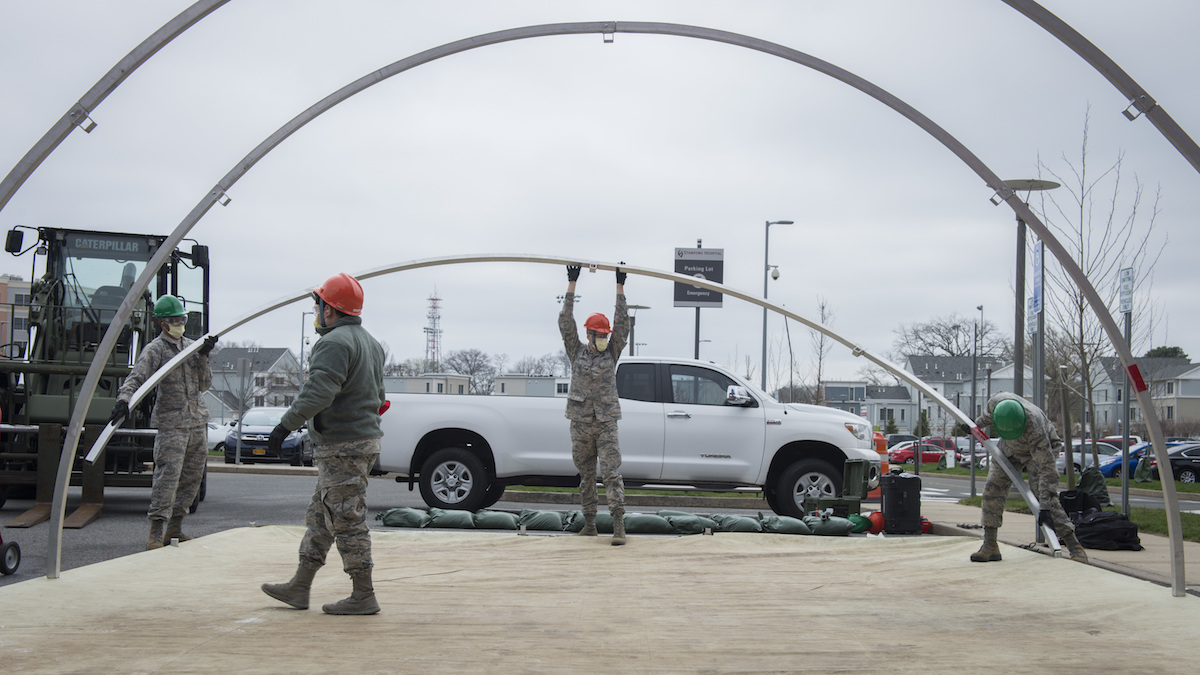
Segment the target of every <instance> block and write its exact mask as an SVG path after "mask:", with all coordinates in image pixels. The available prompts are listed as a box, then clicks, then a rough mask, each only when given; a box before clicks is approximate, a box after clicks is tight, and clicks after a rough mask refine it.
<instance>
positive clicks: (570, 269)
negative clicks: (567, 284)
mask: <svg viewBox="0 0 1200 675" xmlns="http://www.w3.org/2000/svg"><path fill="white" fill-rule="evenodd" d="M567 281H579V265H567Z"/></svg>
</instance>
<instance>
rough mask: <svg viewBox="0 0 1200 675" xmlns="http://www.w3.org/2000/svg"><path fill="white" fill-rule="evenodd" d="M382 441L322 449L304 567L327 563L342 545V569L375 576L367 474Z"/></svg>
mask: <svg viewBox="0 0 1200 675" xmlns="http://www.w3.org/2000/svg"><path fill="white" fill-rule="evenodd" d="M379 445H380V442H379V439H378V438H368V439H363V440H359V441H345V442H342V443H332V444H329V445H318V446H316V447H315V448H314V449H313V462H314V463H315V464H316V465H317V489H316V492H314V493H313V498H312V502H310V503H309V505H308V512H307V513H306V514H305V516H304V524H305V525H306V526H307V527H308V529H307V530H306V531H305V533H304V538H303V539H302V540H301V541H300V563H301V564H302V565H309V566H312V567H320V566H322V565H324V564H325V556H326V554H328V553H329V547H330V546H331V545H333V542H334V541H335V540H336V541H337V547H338V553H341V554H342V569H343V570H345V572H346V573H347V574H349V575H351V576H353V575H355V574H360V573H363V572H369V571H370V570H371V567H372V565H373V563H372V561H371V534H370V528H369V527H367V476H368V475H369V473H370V471H371V467H372V466H373V465H374V464H375V460H376V459H377V458H378V457H379Z"/></svg>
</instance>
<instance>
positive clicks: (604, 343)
mask: <svg viewBox="0 0 1200 675" xmlns="http://www.w3.org/2000/svg"><path fill="white" fill-rule="evenodd" d="M605 349H608V338H602V337H598V338H596V351H598V352H602V351H604V350H605Z"/></svg>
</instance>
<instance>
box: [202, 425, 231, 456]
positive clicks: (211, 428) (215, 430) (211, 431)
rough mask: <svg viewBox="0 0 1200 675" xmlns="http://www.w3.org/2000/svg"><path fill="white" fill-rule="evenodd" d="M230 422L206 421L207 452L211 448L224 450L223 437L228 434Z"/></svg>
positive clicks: (211, 449)
mask: <svg viewBox="0 0 1200 675" xmlns="http://www.w3.org/2000/svg"><path fill="white" fill-rule="evenodd" d="M230 424H233V423H232V422H229V423H226V424H217V423H216V422H209V423H208V451H209V452H212V451H213V450H224V449H225V437H226V436H228V435H229V425H230Z"/></svg>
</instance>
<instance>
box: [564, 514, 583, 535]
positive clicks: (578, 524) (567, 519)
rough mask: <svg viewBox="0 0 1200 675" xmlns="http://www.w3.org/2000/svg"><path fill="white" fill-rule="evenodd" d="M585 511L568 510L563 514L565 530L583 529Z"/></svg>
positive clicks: (575, 530)
mask: <svg viewBox="0 0 1200 675" xmlns="http://www.w3.org/2000/svg"><path fill="white" fill-rule="evenodd" d="M583 523H584V520H583V512H582V511H567V512H566V513H564V514H563V532H579V531H581V530H583Z"/></svg>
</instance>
